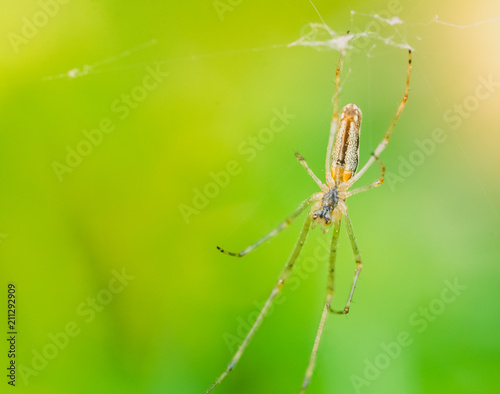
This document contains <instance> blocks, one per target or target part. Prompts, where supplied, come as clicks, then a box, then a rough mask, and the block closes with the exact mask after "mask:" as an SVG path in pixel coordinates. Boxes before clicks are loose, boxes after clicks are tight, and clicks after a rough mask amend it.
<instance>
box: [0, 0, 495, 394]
mask: <svg viewBox="0 0 500 394" xmlns="http://www.w3.org/2000/svg"><path fill="white" fill-rule="evenodd" d="M231 4H232V5H231ZM315 4H316V6H317V8H318V10H319V12H320V13H321V15H322V17H323V19H324V21H325V22H326V23H327V24H328V25H329V26H330V27H331V28H332V29H334V30H335V31H337V32H342V33H343V32H345V31H347V30H350V31H352V32H354V33H360V32H363V31H367V30H370V29H371V30H372V31H379V32H378V35H379V36H380V37H384V38H387V37H392V40H393V41H394V42H395V43H405V42H406V43H408V44H409V45H411V46H412V47H413V48H414V49H415V52H414V58H413V73H412V81H411V90H410V99H409V101H408V105H407V107H406V108H405V111H404V113H403V115H402V116H401V119H400V121H399V123H398V125H397V127H396V130H395V133H394V136H393V139H392V140H391V143H390V144H389V146H388V148H387V149H386V151H385V152H384V153H383V155H382V159H383V161H384V163H385V165H386V166H387V172H388V177H389V179H388V180H387V182H386V184H385V185H384V186H383V187H381V188H379V189H376V190H374V191H371V192H369V193H364V194H361V195H359V196H355V197H353V198H351V199H349V201H348V205H349V207H350V213H351V217H352V221H353V226H354V230H355V232H356V236H357V239H358V244H359V247H360V249H361V252H362V256H363V259H364V264H365V265H364V270H363V272H362V275H361V279H360V281H359V284H358V287H357V291H356V293H355V297H354V303H353V306H352V309H351V313H350V314H349V315H348V316H334V315H332V316H329V318H328V320H327V326H326V329H325V333H324V337H323V340H322V343H321V345H320V349H319V353H318V361H317V367H316V371H315V374H314V377H313V380H312V383H311V386H310V388H309V390H308V393H311V394H313V393H356V392H358V393H359V392H362V393H448V392H449V393H473V392H474V393H493V392H498V377H497V371H498V368H499V367H500V337H499V335H498V330H499V326H500V317H499V315H498V313H497V312H498V309H499V306H500V305H499V301H500V290H499V289H500V286H499V279H500V267H499V264H498V262H499V261H498V260H499V258H498V256H499V247H498V236H499V225H498V222H499V214H498V208H499V207H498V205H499V204H498V202H499V200H500V188H499V182H498V168H499V165H500V159H499V158H500V155H498V148H499V140H500V137H499V126H498V119H499V118H498V108H499V105H500V89H499V86H498V85H499V84H498V82H499V81H500V74H499V71H498V70H499V69H500V56H499V55H500V54H499V48H500V46H499V44H500V21H492V22H489V23H484V24H478V25H476V26H471V27H467V28H463V27H460V26H450V25H444V24H441V23H437V22H435V21H433V20H434V18H435V15H439V20H441V21H445V22H448V23H450V24H456V25H462V26H463V25H469V24H473V23H476V22H480V21H487V20H489V19H491V18H495V17H498V16H499V15H500V5H499V4H498V2H495V1H492V0H490V1H482V2H479V3H477V2H473V3H471V2H466V1H460V2H456V1H449V0H448V1H445V2H440V3H439V4H436V3H435V2H431V1H429V0H424V1H401V2H400V3H398V2H394V1H390V2H385V1H372V2H368V1H350V2H347V1H339V2H333V1H326V0H316V1H315ZM479 5H480V6H479ZM391 9H396V10H397V13H395V14H390V15H389V14H386V13H387V11H388V10H391ZM351 10H355V11H356V13H357V14H355V15H351ZM363 14H371V15H373V14H378V15H381V16H383V17H385V18H387V16H391V17H392V16H394V15H396V16H398V17H399V18H401V20H402V21H403V23H402V24H396V25H393V26H390V25H387V24H386V23H384V22H383V21H381V20H380V19H377V18H374V17H370V16H368V15H363ZM386 15H387V16H386ZM0 19H1V26H2V28H1V29H2V37H3V39H2V40H1V42H0V46H1V48H0V67H1V69H0V105H1V112H0V113H1V115H0V116H1V125H2V131H1V133H0V185H1V190H2V192H1V193H0V237H1V238H0V241H2V243H1V244H0V256H1V257H0V259H1V264H0V278H1V283H2V290H1V293H2V294H3V297H4V300H6V298H7V284H8V283H10V282H14V283H15V284H16V286H17V297H18V298H17V299H18V304H17V313H18V317H17V330H18V332H19V334H18V343H17V352H18V354H17V362H18V364H17V365H18V371H17V381H16V383H17V386H16V388H11V387H8V386H7V383H6V382H7V378H6V377H4V378H3V379H2V380H3V381H2V382H1V383H0V384H1V385H2V386H3V387H2V389H1V390H0V391H1V392H7V389H9V390H12V391H15V390H17V392H19V393H70V392H71V393H115V392H116V393H122V392H127V393H128V392H130V393H203V392H204V391H205V390H206V389H207V388H208V387H209V386H210V384H211V383H212V382H213V380H214V379H215V378H216V377H217V376H218V375H219V374H220V373H221V372H222V371H223V370H224V368H225V367H226V365H227V363H228V362H229V360H230V358H231V357H232V355H233V351H234V350H235V349H231V348H232V347H234V346H228V338H230V339H231V340H234V341H236V342H237V341H238V337H239V336H240V335H241V333H243V334H245V333H246V331H247V329H248V328H245V325H244V324H242V323H241V321H248V320H251V319H252V318H255V312H256V310H257V307H256V305H257V304H262V302H263V301H264V300H265V299H266V298H267V296H268V294H269V292H270V290H271V288H272V286H273V285H274V283H275V280H276V278H277V275H278V273H279V272H280V270H281V268H282V266H283V264H284V263H285V261H286V258H287V257H288V255H289V253H290V252H291V250H292V247H293V243H294V242H295V239H296V238H297V236H298V232H299V229H300V226H301V225H300V223H298V222H301V221H302V220H303V219H302V218H299V219H298V220H297V223H294V224H293V225H292V226H291V227H290V228H289V229H287V230H286V232H284V233H282V234H280V236H279V237H277V238H275V239H274V240H273V241H272V242H271V243H268V244H266V245H264V246H262V247H261V248H259V249H258V250H256V251H255V252H254V253H252V254H251V255H248V256H246V257H245V258H244V259H241V260H236V259H232V258H230V257H228V256H225V255H222V254H221V253H219V252H217V250H216V249H215V246H216V245H221V246H222V247H224V248H227V249H228V250H235V251H237V250H240V249H242V248H244V247H246V246H247V245H248V244H249V243H251V242H253V241H255V240H256V239H258V238H259V237H260V236H261V235H263V234H265V233H266V232H268V231H269V230H271V229H272V228H273V227H274V226H275V225H277V224H278V223H279V222H280V221H281V220H282V219H284V218H285V217H286V216H287V215H288V214H290V213H291V212H292V211H293V210H294V208H295V207H296V206H297V205H298V204H299V202H300V201H302V200H303V199H304V198H306V197H307V196H309V195H310V194H311V193H313V192H316V191H317V187H316V185H315V184H314V183H313V182H312V181H311V179H310V178H309V177H308V176H307V174H306V173H305V171H304V170H303V168H301V166H300V165H299V164H298V163H297V162H296V160H295V158H294V156H293V154H294V152H295V151H297V150H298V151H300V153H301V154H302V155H303V156H304V157H305V158H306V159H307V160H308V162H309V164H310V166H311V167H312V168H313V169H314V170H315V171H316V173H317V174H318V175H319V176H320V178H323V177H324V169H323V168H324V164H323V163H324V152H325V149H326V143H327V138H328V129H329V123H330V119H331V114H332V95H333V75H334V71H335V65H336V62H337V60H338V52H336V51H334V50H328V49H327V48H323V49H321V50H317V49H312V48H307V47H293V48H287V44H289V43H291V42H293V41H296V40H297V39H299V38H300V36H301V35H302V34H304V33H307V32H309V31H310V30H309V29H308V24H309V23H310V22H320V19H319V17H318V15H317V14H316V12H315V10H314V8H313V7H312V6H311V4H310V3H309V2H308V1H306V0H303V1H292V2H289V1H282V0H278V1H276V2H273V3H269V2H265V1H252V2H250V1H245V0H242V1H232V2H229V1H227V0H222V1H220V2H213V1H192V2H160V1H145V2H141V3H138V2H129V3H124V2H118V1H105V2H97V1H79V2H76V1H75V2H73V1H67V2H66V3H65V4H62V2H61V3H59V2H55V1H50V0H45V1H43V0H42V1H40V2H35V1H18V2H15V3H13V2H6V1H4V7H3V12H2V15H1V16H0ZM30 25H31V26H30ZM319 37H321V35H320V36H319ZM406 62H407V53H406V51H405V50H404V49H401V48H398V47H396V46H394V45H387V44H385V43H384V42H383V41H380V40H377V39H376V37H372V38H370V40H368V41H364V42H363V43H361V41H358V42H357V43H356V42H354V43H353V49H351V50H350V51H348V53H347V55H346V59H345V64H344V68H343V72H342V91H341V98H340V102H341V105H345V104H347V103H349V102H354V103H356V104H357V105H358V106H359V107H360V108H361V110H362V111H363V125H362V138H361V163H363V162H364V161H365V160H366V159H367V158H368V156H369V154H370V153H371V152H372V150H373V149H374V148H375V147H376V145H377V143H378V142H379V140H380V139H381V138H382V136H383V134H384V131H385V129H386V128H387V126H388V125H389V123H390V121H391V119H392V117H393V116H394V114H395V111H396V109H397V106H398V104H399V101H400V99H401V95H402V93H403V89H404V83H405V72H406ZM167 73H168V76H167V75H166V74H167ZM148 75H150V77H148ZM481 78H482V79H481ZM488 79H489V80H491V81H493V82H490V83H489V85H490V86H489V89H490V90H488V88H486V87H484V86H483V87H482V85H484V82H481V81H484V80H486V81H487V80H488ZM458 106H460V107H458ZM284 108H286V111H287V112H288V113H289V114H292V115H294V118H293V119H289V122H288V124H287V125H286V126H285V127H284V128H283V130H282V131H280V132H277V133H273V134H271V135H270V136H269V134H267V135H266V138H267V140H266V141H267V142H265V143H262V140H261V139H262V138H263V135H264V134H262V133H264V132H261V130H262V129H263V128H266V127H269V126H270V125H271V124H272V119H273V118H274V117H275V111H282V110H283V109H284ZM457 111H458V112H457ZM103 123H104V125H103ZM98 127H101V128H106V127H108V128H113V131H112V132H110V133H103V132H98V131H95V129H96V128H98ZM436 129H440V130H441V131H437V132H436V131H435V130H436ZM91 130H94V131H93V132H92V131H91ZM259 133H261V134H259ZM433 133H434V134H433ZM436 133H440V136H441V137H440V142H434V143H430V142H429V139H431V138H432V136H433V135H436ZM88 135H92V136H93V137H92V138H93V141H94V143H89V142H88V141H92V140H90V137H88ZM252 138H257V144H258V145H256V147H255V148H251V149H250V150H249V146H250V144H252V143H253V142H252V141H255V140H252ZM259 138H260V140H259ZM422 146H424V147H423V148H422ZM68 147H69V148H68ZM68 149H69V150H68ZM78 149H79V150H80V152H83V153H84V154H82V155H79V156H80V159H78V158H77V157H75V156H74V155H76V154H78ZM252 149H253V150H252ZM71 150H76V152H77V153H76V154H74V153H73V156H71V154H70V157H69V158H68V157H67V155H68V152H69V151H71ZM90 150H91V152H90ZM419 152H420V153H419ZM422 152H423V153H422ZM67 160H69V161H67ZM57 163H58V164H57ZM405 163H407V164H405ZM408 163H409V164H408ZM412 163H413V164H412ZM228 165H229V166H235V167H236V170H235V169H234V168H232V170H235V171H233V172H238V173H237V174H235V175H230V176H228V177H227V180H226V179H223V181H224V182H225V183H224V185H223V186H224V187H214V186H213V185H210V184H211V183H213V173H215V174H218V173H220V172H221V171H227V166H228ZM64 166H65V167H64ZM211 174H212V175H211ZM376 176H377V171H376V170H374V171H370V172H369V173H368V174H367V175H366V176H365V177H364V179H363V181H361V182H360V185H361V184H367V183H369V182H371V180H372V179H375V178H376ZM219 177H222V178H224V177H223V176H222V175H219ZM222 178H221V179H222ZM207 188H208V189H207ZM196 190H198V191H200V192H202V193H207V192H208V194H209V195H210V197H209V198H207V199H206V200H205V201H203V198H200V197H199V196H198V200H196V201H194V202H193V199H195V197H196V195H197V191H196ZM195 203H196V204H198V208H197V207H196V206H195V205H194V204H195ZM186 218H187V219H186ZM321 237H323V238H324V237H328V238H329V235H327V236H325V235H323V234H321V232H320V231H319V229H316V230H315V231H313V232H311V234H310V237H309V239H308V243H307V245H306V247H305V248H304V251H303V255H302V258H301V259H300V260H299V262H298V265H297V269H299V270H302V271H299V272H301V273H302V277H299V276H296V278H298V281H296V282H295V283H298V284H299V285H298V286H293V287H292V286H290V287H289V288H287V287H285V289H284V292H283V295H284V297H283V299H286V302H283V303H281V304H280V305H277V306H276V307H275V308H274V310H273V313H272V314H271V315H270V316H269V317H268V318H267V319H266V320H265V321H264V324H263V325H262V327H261V329H260V330H259V332H258V333H257V334H256V336H255V338H254V339H253V341H252V342H251V344H250V346H249V347H248V348H247V351H246V352H245V354H244V355H243V357H242V359H241V361H240V363H239V364H238V366H237V367H236V369H235V370H234V371H233V372H232V373H231V374H230V375H229V376H228V377H227V379H226V380H225V381H224V382H223V383H222V384H221V385H220V386H219V387H218V388H217V390H216V391H214V393H221V394H222V393H297V392H298V391H299V387H300V384H301V382H302V378H303V375H304V372H305V368H306V366H307V362H308V359H309V354H310V351H311V348H312V345H313V341H314V336H315V333H316V329H317V325H318V322H319V317H320V314H321V309H322V304H323V301H324V296H325V291H326V270H327V262H326V261H325V260H321V259H320V260H318V261H317V264H316V265H315V266H314V269H310V270H309V271H308V272H307V275H304V272H305V271H304V268H300V267H301V263H302V264H304V263H305V262H306V261H308V260H307V259H308V258H309V259H311V256H314V252H315V249H317V248H318V245H320V238H321ZM339 248H340V252H339V260H338V276H337V288H338V298H337V299H336V304H337V305H338V307H341V306H342V303H343V302H344V300H345V298H346V296H347V292H348V288H349V286H350V283H351V279H352V271H353V268H354V264H353V259H352V252H351V250H350V247H349V243H348V240H347V237H346V236H345V234H344V232H342V237H341V239H340V244H339ZM309 262H310V260H309ZM117 273H118V274H117ZM117 275H118V276H120V277H121V280H122V282H119V281H117V280H116V277H117ZM124 275H125V276H124ZM305 276H307V278H305ZM113 278H115V279H113ZM446 280H448V281H449V282H451V283H454V282H455V281H458V283H459V284H460V285H461V286H465V287H466V288H465V289H463V290H461V291H460V295H458V296H456V297H455V299H454V300H453V301H451V298H450V297H451V293H446V290H444V289H445V288H446V287H447V285H446V283H445V281H446ZM445 294H446V296H445ZM442 297H444V298H445V299H446V300H447V301H449V302H443V301H442ZM423 308H427V309H429V308H430V309H429V310H430V312H426V311H425V310H424V309H423ZM4 319H6V317H4ZM6 323H7V322H6V321H5V323H2V326H3V327H5V326H6ZM68 325H69V328H68ZM75 327H76V328H75ZM6 331H7V330H5V332H6ZM405 332H406V333H408V335H409V338H410V339H409V341H411V344H409V345H408V346H404V347H401V349H400V351H397V346H396V347H394V346H393V347H392V348H391V343H393V342H395V341H397V339H398V338H399V337H400V336H401V335H403V336H404V335H405V334H404V333H405ZM70 333H71V334H72V335H69V334H70ZM401 333H403V334H401ZM5 335H6V334H5ZM235 338H236V339H235ZM229 343H232V342H229ZM233 345H234V343H233ZM398 346H399V345H398ZM388 348H389V349H393V350H392V353H390V352H389V353H388V351H387V350H384V349H388ZM394 349H396V350H394ZM6 354H7V348H6V347H5V351H2V357H0V360H2V363H1V364H0V365H1V366H2V368H6V367H7V362H8V359H7V356H6ZM391 354H392V356H391ZM370 364H372V365H375V367H371V368H372V369H370V367H369V365H370ZM21 365H22V366H21ZM377 365H378V367H377ZM367 368H368V370H367ZM373 368H376V370H373ZM3 370H4V371H5V369H3ZM377 371H378V372H377Z"/></svg>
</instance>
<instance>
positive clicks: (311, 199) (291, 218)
mask: <svg viewBox="0 0 500 394" xmlns="http://www.w3.org/2000/svg"><path fill="white" fill-rule="evenodd" d="M322 195H323V193H315V194H313V195H312V196H311V197H309V198H308V199H307V200H304V201H303V202H302V203H301V204H300V205H299V207H298V208H297V209H296V210H295V212H294V213H293V214H292V215H291V216H289V217H287V218H286V219H285V220H284V221H283V222H281V223H280V224H279V225H278V227H276V228H275V229H274V230H272V231H271V232H270V233H269V234H266V235H265V236H263V237H262V238H261V239H259V240H258V241H257V242H255V243H254V244H252V245H250V246H249V247H247V248H246V249H244V250H242V251H241V252H238V253H233V252H228V251H227V250H224V249H222V248H221V247H220V246H217V249H219V250H220V251H221V252H222V253H224V254H227V255H228V256H235V257H243V256H244V255H246V254H247V253H250V252H251V251H252V250H254V249H255V248H256V247H257V246H259V245H261V244H263V243H264V242H266V241H267V240H268V239H269V238H272V237H274V236H275V235H276V234H278V233H279V232H280V231H281V230H283V229H285V228H286V227H288V226H289V225H290V224H291V223H292V222H293V221H294V220H295V219H296V218H297V216H299V215H300V214H301V213H302V211H304V209H306V208H307V207H308V206H309V205H310V204H311V203H312V202H314V201H317V200H319V199H320V198H321V197H322Z"/></svg>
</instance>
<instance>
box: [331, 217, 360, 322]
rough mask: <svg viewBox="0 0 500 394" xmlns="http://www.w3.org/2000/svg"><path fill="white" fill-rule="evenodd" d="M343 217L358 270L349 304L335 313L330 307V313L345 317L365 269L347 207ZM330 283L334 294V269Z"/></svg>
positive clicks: (348, 300)
mask: <svg viewBox="0 0 500 394" xmlns="http://www.w3.org/2000/svg"><path fill="white" fill-rule="evenodd" d="M343 216H344V218H345V225H346V229H347V235H348V236H349V240H350V241H351V247H352V251H353V252H354V261H355V262H356V269H355V271H354V278H353V280H352V287H351V292H350V293H349V298H348V299H347V303H346V306H345V308H344V309H343V310H342V311H335V310H333V307H332V306H331V305H330V311H331V312H333V313H337V314H341V315H345V314H347V313H349V308H350V307H351V301H352V296H353V294H354V289H355V288H356V282H357V281H358V277H359V274H360V272H361V269H362V268H363V263H362V261H361V254H360V253H359V248H358V244H357V243H356V237H355V236H354V231H353V229H352V223H351V219H350V218H349V214H348V212H347V207H345V209H344V211H343ZM330 277H331V279H330V283H331V284H332V293H333V269H331V270H330Z"/></svg>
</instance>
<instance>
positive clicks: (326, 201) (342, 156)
mask: <svg viewBox="0 0 500 394" xmlns="http://www.w3.org/2000/svg"><path fill="white" fill-rule="evenodd" d="M343 56H344V52H342V53H341V55H340V58H339V63H338V66H337V69H336V74H335V95H334V104H333V119H332V123H331V128H330V137H329V140H328V147H327V154H326V163H325V164H326V183H323V182H321V180H320V179H319V178H318V177H317V176H316V175H315V174H314V172H313V171H312V170H311V169H310V168H309V166H308V165H307V162H306V161H305V159H304V158H303V157H302V156H301V155H300V154H298V153H296V155H295V156H296V158H297V159H298V160H299V162H300V164H302V166H303V167H304V168H305V169H306V171H307V172H308V174H309V175H310V176H311V177H312V179H313V180H314V181H315V182H316V184H317V185H318V186H319V188H320V189H321V192H318V193H315V194H313V195H312V196H311V197H309V198H308V199H306V200H305V201H303V202H302V203H301V204H300V206H299V207H298V208H297V210H296V211H295V212H294V213H293V214H292V215H291V216H290V217H288V218H287V219H286V220H285V221H283V222H282V223H281V224H280V225H279V226H278V227H276V228H275V229H274V230H273V231H271V232H270V233H269V234H267V235H265V236H264V237H262V238H261V239H260V240H258V241H257V242H256V243H254V244H253V245H251V246H249V247H247V248H246V249H244V250H243V251H241V252H239V253H231V252H227V251H225V250H223V249H221V248H220V247H217V248H218V249H219V250H220V251H221V252H222V253H225V254H227V255H230V256H236V257H242V256H244V255H245V254H247V253H249V252H251V251H252V250H254V249H255V248H256V247H257V246H259V245H261V244H262V243H264V242H265V241H267V240H268V239H270V238H272V237H273V236H275V235H276V234H278V233H279V232H280V231H282V230H283V229H285V228H286V227H288V225H290V224H291V223H292V222H293V221H294V220H295V219H296V218H297V217H298V216H299V215H300V214H301V213H302V212H303V211H304V210H306V209H307V208H309V207H310V208H309V212H308V214H307V216H306V219H305V222H304V224H303V227H302V231H301V232H300V235H299V238H298V240H297V243H296V244H295V247H294V249H293V251H292V254H291V255H290V257H289V259H288V261H287V263H286V264H285V267H284V268H283V270H282V271H281V274H280V275H279V277H278V280H277V282H276V285H275V286H274V288H273V289H272V291H271V294H270V295H269V297H268V299H267V301H266V303H265V304H264V307H263V308H262V310H261V311H260V313H259V315H258V317H257V319H256V321H255V323H254V324H253V326H252V328H251V329H250V331H249V333H248V334H247V336H246V337H245V339H244V340H243V342H242V344H241V345H240V346H239V348H238V350H237V352H236V354H235V355H234V356H233V358H232V359H231V362H230V363H229V365H228V366H227V368H226V370H225V371H224V372H223V373H222V374H221V375H220V376H219V377H218V378H217V380H216V381H215V382H214V383H213V384H212V386H210V388H209V389H208V390H207V391H206V393H205V394H207V393H209V392H211V391H212V390H213V389H214V388H215V387H216V386H217V385H218V384H219V383H220V382H221V381H222V380H223V379H224V378H225V377H226V376H227V374H228V373H229V372H231V371H232V370H233V368H234V367H235V365H236V364H237V363H238V361H239V359H240V358H241V356H242V354H243V352H244V350H245V348H246V347H247V345H248V343H249V342H250V340H251V339H252V337H253V336H254V334H255V332H256V331H257V329H258V328H259V326H260V324H261V323H262V321H263V319H264V317H265V316H266V314H267V312H268V311H269V309H270V307H271V305H272V303H273V300H274V299H275V298H276V296H277V295H278V293H279V292H280V291H281V290H282V288H283V286H284V284H285V282H286V280H287V278H288V277H289V276H290V274H291V272H292V269H293V267H294V265H295V262H296V260H297V258H298V256H299V254H300V252H301V250H302V246H303V245H304V243H305V241H306V238H307V234H308V232H309V229H311V228H314V227H315V226H316V225H317V224H320V225H321V227H322V230H323V232H324V233H326V232H327V231H328V229H329V227H330V226H332V225H333V235H332V241H331V246H330V262H329V268H328V285H327V294H326V299H325V304H324V306H323V312H322V314H321V318H320V323H319V327H318V331H317V334H316V338H315V340H314V345H313V349H312V352H311V356H310V359H309V363H308V366H307V369H306V373H305V377H304V380H303V382H302V387H301V390H300V393H305V391H306V389H307V387H308V386H309V383H310V381H311V378H312V375H313V372H314V367H315V364H316V355H317V351H318V348H319V343H320V340H321V335H322V333H323V328H324V326H325V322H326V317H327V315H328V313H329V312H333V313H336V314H347V313H349V309H350V306H351V301H352V297H353V294H354V290H355V288H356V282H357V280H358V277H359V274H360V272H361V268H362V266H363V265H362V261H361V254H360V251H359V248H358V245H357V242H356V237H355V236H354V231H353V227H352V224H351V220H350V218H349V213H348V209H347V205H346V199H347V198H348V197H350V196H353V195H355V194H358V193H361V192H364V191H367V190H370V189H373V188H375V187H377V186H380V185H381V184H382V182H383V181H384V173H385V167H384V165H383V164H382V162H381V161H380V159H379V155H380V154H381V153H382V151H383V150H384V149H385V147H386V146H387V143H388V142H389V139H390V137H391V135H392V131H393V129H394V126H395V125H396V122H397V120H398V118H399V116H400V115H401V112H402V111H403V108H404V106H405V104H406V101H407V100H408V91H409V86H410V71H411V51H409V55H408V68H407V74H406V85H405V92H404V96H403V99H402V100H401V103H400V105H399V108H398V110H397V112H396V115H395V117H394V118H393V120H392V123H391V124H390V126H389V128H388V129H387V131H386V133H385V136H384V139H383V140H382V141H381V142H380V144H379V145H378V146H377V148H376V149H375V151H374V152H373V153H372V155H371V156H370V158H369V159H368V161H367V162H366V164H365V165H364V166H363V167H362V168H361V170H359V171H358V172H356V170H357V167H358V160H359V136H360V129H361V111H360V110H359V108H358V107H357V106H356V105H355V104H348V105H346V106H345V107H344V108H343V109H342V111H341V113H340V116H339V114H338V101H339V86H340V70H341V66H342V60H343ZM374 162H377V163H378V164H379V165H380V177H379V179H377V180H376V181H375V182H373V183H371V184H368V185H366V186H362V187H360V188H357V189H354V190H349V189H350V187H351V186H352V185H353V184H354V183H355V182H356V181H357V180H359V179H360V178H361V176H362V175H363V174H364V173H365V172H366V171H367V170H368V168H369V167H370V166H371V165H372V164H373V163H374ZM342 219H343V220H344V222H345V225H346V230H347V235H348V238H349V241H350V244H351V247H352V250H353V254H354V260H355V266H356V267H355V271H354V278H353V282H352V286H351V290H350V292H349V295H348V298H347V302H346V305H345V307H344V308H343V309H342V310H340V311H336V310H334V309H333V306H332V302H333V296H334V274H335V258H336V254H337V243H338V238H339V234H340V227H341V222H342Z"/></svg>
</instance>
